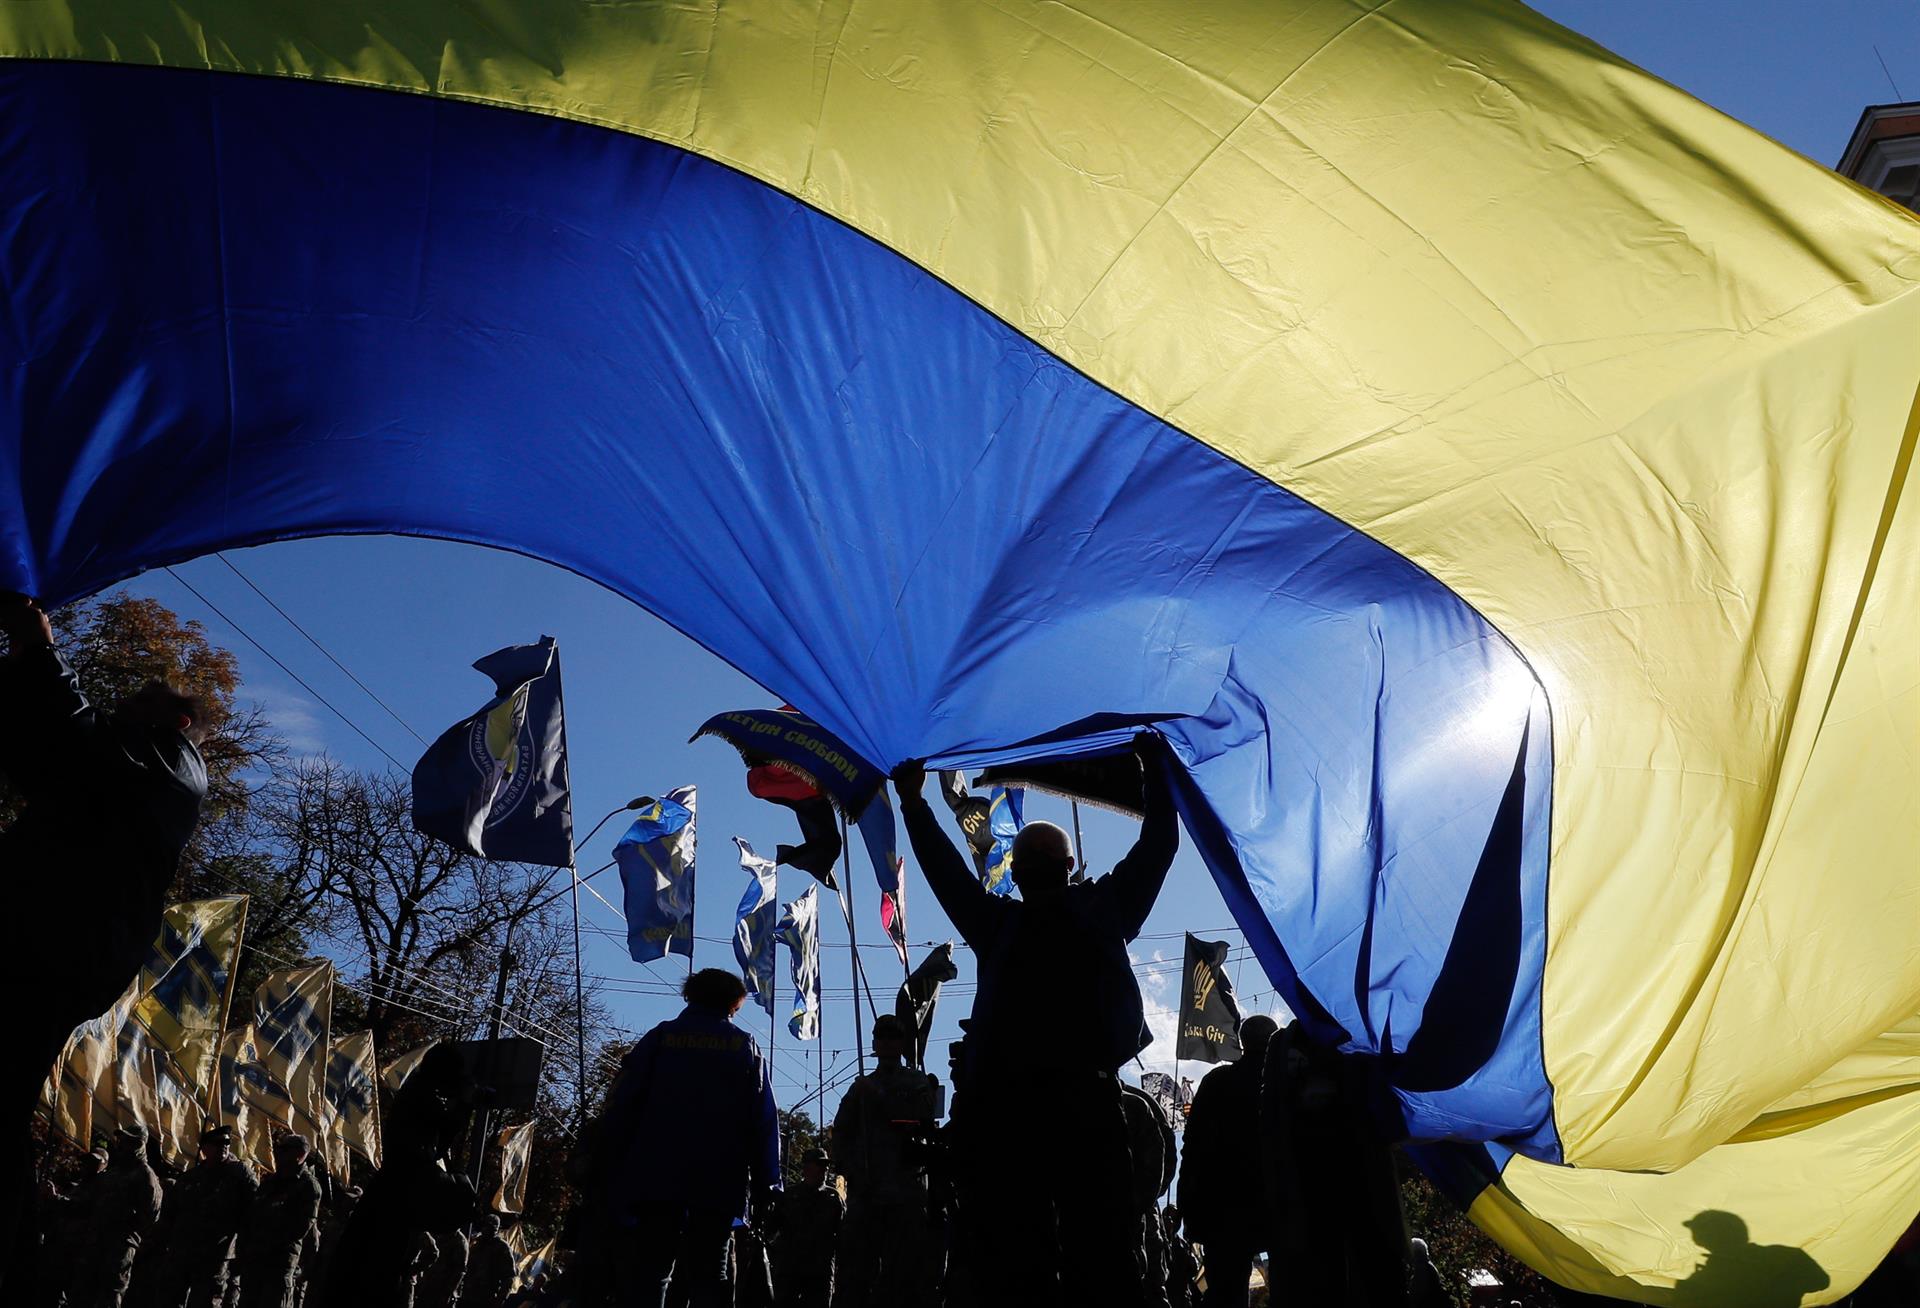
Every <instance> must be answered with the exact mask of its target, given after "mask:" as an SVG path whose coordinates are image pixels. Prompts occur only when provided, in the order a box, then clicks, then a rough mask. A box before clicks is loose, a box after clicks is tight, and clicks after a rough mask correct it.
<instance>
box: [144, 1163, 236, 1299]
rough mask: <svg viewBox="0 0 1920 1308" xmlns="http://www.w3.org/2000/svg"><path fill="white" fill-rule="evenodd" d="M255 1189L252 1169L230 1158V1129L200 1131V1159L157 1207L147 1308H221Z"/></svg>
mask: <svg viewBox="0 0 1920 1308" xmlns="http://www.w3.org/2000/svg"><path fill="white" fill-rule="evenodd" d="M255 1189H256V1182H255V1181H254V1179H253V1172H252V1171H251V1170H250V1169H249V1168H248V1167H247V1165H246V1164H245V1163H243V1162H241V1161H240V1160H239V1159H238V1158H235V1157H234V1156H233V1130H232V1128H231V1127H226V1126H216V1127H212V1128H211V1129H209V1130H206V1131H203V1132H201V1134H200V1160H199V1161H198V1162H196V1163H195V1164H194V1165H193V1166H192V1167H190V1168H188V1169H187V1173H186V1175H185V1176H182V1177H181V1178H180V1179H179V1180H178V1181H176V1182H174V1184H173V1188H172V1189H170V1190H169V1191H168V1192H167V1195H166V1200H165V1202H164V1204H163V1205H162V1207H161V1210H160V1225H159V1227H158V1228H157V1230H156V1232H155V1236H154V1240H155V1243H157V1244H158V1245H159V1246H160V1248H161V1250H162V1252H161V1256H160V1264H159V1267H158V1269H157V1274H156V1278H155V1279H156V1285H155V1287H154V1292H153V1295H152V1297H151V1298H150V1299H149V1300H148V1303H149V1304H150V1305H151V1308H222V1306H223V1305H224V1304H225V1303H226V1301H227V1285H228V1282H229V1280H230V1279H231V1278H232V1270H233V1255H234V1245H235V1242H236V1241H237V1240H238V1239H239V1236H240V1228H241V1226H242V1225H244V1224H245V1222H246V1219H247V1210H248V1209H249V1208H250V1207H251V1206H252V1204H253V1194H254V1190H255ZM142 1276H143V1277H144V1276H145V1273H144V1272H143V1273H142Z"/></svg>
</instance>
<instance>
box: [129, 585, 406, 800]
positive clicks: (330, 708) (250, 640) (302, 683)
mask: <svg viewBox="0 0 1920 1308" xmlns="http://www.w3.org/2000/svg"><path fill="white" fill-rule="evenodd" d="M166 571H167V575H168V576H169V577H172V578H173V579H174V580H175V581H177V582H179V583H180V584H181V585H182V586H185V587H186V588H187V591H188V593H189V594H191V595H192V596H193V597H194V598H195V599H197V600H199V601H200V602H201V603H202V604H204V605H206V606H207V607H208V608H209V609H211V610H212V611H213V614H214V616H215V617H217V618H219V619H220V620H221V621H222V622H224V623H226V624H227V625H228V626H229V627H232V628H233V629H234V630H235V631H236V632H238V633H239V634H240V636H241V638H242V639H243V640H245V641H246V642H247V644H249V645H251V646H253V647H254V648H255V649H257V650H259V651H260V652H261V653H262V654H264V655H266V656H267V658H268V660H269V661H270V662H272V664H273V666H274V667H276V668H279V669H280V670H281V671H282V672H284V673H286V674H287V675H288V676H289V677H292V678H293V679H294V681H295V682H296V683H297V684H298V685H299V687H300V689H302V690H304V691H306V692H307V694H309V695H311V696H313V697H314V698H315V699H316V700H318V701H319V702H320V703H321V705H322V706H324V707H325V708H326V710H327V712H329V713H331V714H333V716H335V717H336V718H339V719H340V720H341V721H342V722H344V723H346V724H347V725H348V726H349V727H351V728H353V733H354V734H355V735H356V736H358V737H360V739H362V740H364V741H366V742H367V743H368V744H369V745H372V746H373V747H374V748H375V749H377V750H379V751H380V753H381V754H382V755H384V756H385V757H386V760H387V761H388V762H389V763H391V764H393V765H394V766H395V767H397V768H399V769H400V770H401V771H403V772H404V771H408V770H409V769H408V766H407V764H405V763H402V762H401V761H400V760H399V759H397V758H395V757H394V756H393V755H392V754H389V753H387V747H386V746H385V745H382V744H381V743H380V742H379V741H377V740H375V739H374V738H373V737H372V736H369V735H368V734H367V733H366V732H365V731H364V730H362V729H361V726H360V724H359V723H358V722H355V721H354V720H353V719H352V718H350V717H348V716H347V715H346V714H345V713H343V712H342V711H341V710H340V709H339V708H338V707H337V706H336V705H335V704H334V703H333V701H332V700H330V699H328V698H327V697H326V696H325V695H322V694H321V693H320V692H319V691H317V690H315V689H314V688H313V687H312V686H311V685H309V684H308V683H307V679H306V678H305V677H302V676H301V675H300V674H299V673H298V672H295V671H294V670H293V669H292V668H290V667H288V666H287V665H286V664H285V663H282V662H281V661H280V659H279V657H278V656H277V655H275V654H274V652H273V651H272V650H270V649H268V648H267V647H266V646H265V645H262V644H261V643H260V642H259V641H258V640H255V639H254V637H253V635H252V633H250V632H249V631H248V630H247V629H246V628H245V627H243V626H241V625H240V624H239V623H238V622H235V621H234V620H233V619H232V618H230V617H228V616H227V615H226V613H225V612H223V611H222V610H221V608H220V606H219V605H218V604H215V603H214V602H213V601H212V600H210V599H208V598H207V597H206V596H205V595H202V594H201V593H200V591H199V589H198V588H196V587H195V586H194V584H193V583H192V582H190V581H188V580H187V579H186V578H185V577H183V576H181V575H180V574H179V573H178V572H176V571H175V570H174V569H173V568H172V567H171V566H169V567H168V568H167V570H166Z"/></svg>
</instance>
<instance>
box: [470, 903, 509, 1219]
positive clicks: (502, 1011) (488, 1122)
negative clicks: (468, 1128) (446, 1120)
mask: <svg viewBox="0 0 1920 1308" xmlns="http://www.w3.org/2000/svg"><path fill="white" fill-rule="evenodd" d="M512 941H513V923H511V922H509V923H507V938H506V939H505V940H504V941H502V942H501V944H500V975H499V976H498V977H497V978H496V979H495V981H494V984H493V1014H492V1016H491V1017H489V1018H488V1019H487V1040H488V1042H489V1044H490V1045H491V1044H492V1042H493V1041H497V1040H498V1039H499V1038H500V1023H501V1021H502V1019H503V1018H504V1017H505V1016H506V1011H507V973H508V972H510V971H512V970H513V965H514V963H515V962H516V960H515V958H514V956H513V950H512V949H511V948H510V946H511V944H512ZM499 1064H500V1056H499V1053H498V1046H493V1047H492V1048H490V1049H489V1050H488V1052H487V1057H486V1058H484V1059H482V1060H481V1063H480V1066H481V1068H482V1069H483V1070H492V1071H493V1073H494V1075H496V1076H497V1075H498V1068H499ZM492 1133H493V1111H492V1110H491V1109H487V1108H481V1109H478V1110H476V1111H475V1112H474V1115H473V1135H472V1137H471V1138H470V1139H469V1140H468V1141H467V1156H468V1157H469V1158H471V1159H472V1160H473V1162H472V1165H471V1166H472V1176H471V1178H470V1179H471V1180H472V1181H473V1188H474V1189H475V1190H478V1189H479V1188H480V1172H481V1168H482V1167H483V1166H484V1165H485V1163H486V1161H487V1137H488V1136H489V1135H491V1134H492Z"/></svg>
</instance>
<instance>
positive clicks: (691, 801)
mask: <svg viewBox="0 0 1920 1308" xmlns="http://www.w3.org/2000/svg"><path fill="white" fill-rule="evenodd" d="M696 798H697V796H696V794H695V788H694V787H692V786H682V787H680V788H679V789H678V790H670V791H668V792H667V793H666V795H665V797H664V798H661V799H649V800H648V801H647V802H646V803H645V804H644V805H642V806H641V808H640V810H639V816H637V817H635V818H634V820H633V825H632V826H630V827H628V828H627V831H626V834H625V835H623V836H621V837H620V839H619V840H618V841H617V842H616V843H615V844H614V847H613V858H614V861H615V862H616V863H618V864H619V865H620V882H621V884H622V886H623V887H624V888H625V890H626V914H627V954H628V956H629V957H630V958H632V959H633V961H634V962H636V963H646V962H650V961H652V960H653V959H656V958H664V957H665V956H666V955H667V954H669V953H674V954H679V955H681V956H682V957H684V958H688V959H691V958H692V957H693V869H694V856H695V851H696V848H697V845H696V836H697V823H696V821H695V817H694V807H695V801H696Z"/></svg>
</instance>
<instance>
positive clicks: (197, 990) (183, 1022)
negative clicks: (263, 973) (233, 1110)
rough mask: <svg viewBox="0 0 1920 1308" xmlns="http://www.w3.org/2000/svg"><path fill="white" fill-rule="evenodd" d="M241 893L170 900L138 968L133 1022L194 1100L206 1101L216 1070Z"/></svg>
mask: <svg viewBox="0 0 1920 1308" xmlns="http://www.w3.org/2000/svg"><path fill="white" fill-rule="evenodd" d="M246 922H247V897H246V896H245V895H230V896H226V897H224V898H220V899H203V900H196V901H194V902H192V903H186V904H173V905H170V906H169V907H168V909H167V911H166V913H165V915H164V916H163V917H162V918H161V926H160V937H159V939H158V940H156V941H155V942H154V946H153V949H152V950H151V951H150V952H149V953H148V955H147V961H146V962H145V963H143V964H142V965H141V967H140V983H139V984H140V987H141V991H142V993H141V995H140V998H139V999H138V1000H136V1001H135V1003H134V1005H133V1013H132V1016H133V1020H134V1021H136V1022H138V1023H140V1025H141V1026H143V1027H145V1028H146V1030H147V1034H148V1036H149V1037H150V1038H151V1039H152V1040H153V1041H154V1043H155V1044H157V1045H158V1046H159V1047H160V1048H161V1049H163V1050H165V1051H166V1053H167V1055H168V1057H169V1058H171V1059H172V1061H173V1065H174V1067H175V1068H176V1069H177V1070H178V1073H179V1076H180V1078H181V1079H182V1080H183V1082H184V1083H185V1085H186V1086H187V1087H188V1088H189V1089H190V1090H191V1092H192V1096H193V1098H194V1099H195V1100H197V1101H199V1102H201V1103H207V1102H210V1101H211V1099H212V1096H213V1092H214V1084H215V1081H216V1079H217V1077H218V1074H219V1062H220V1033H221V1030H222V1028H223V1027H224V1026H225V1025H226V1020H227V1009H228V1007H229V1006H230V1005H231V1003H232V1000H233V981H234V976H235V975H236V974H237V973H238V971H239V968H240V944H241V940H242V938H243V936H244V935H245V933H246Z"/></svg>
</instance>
